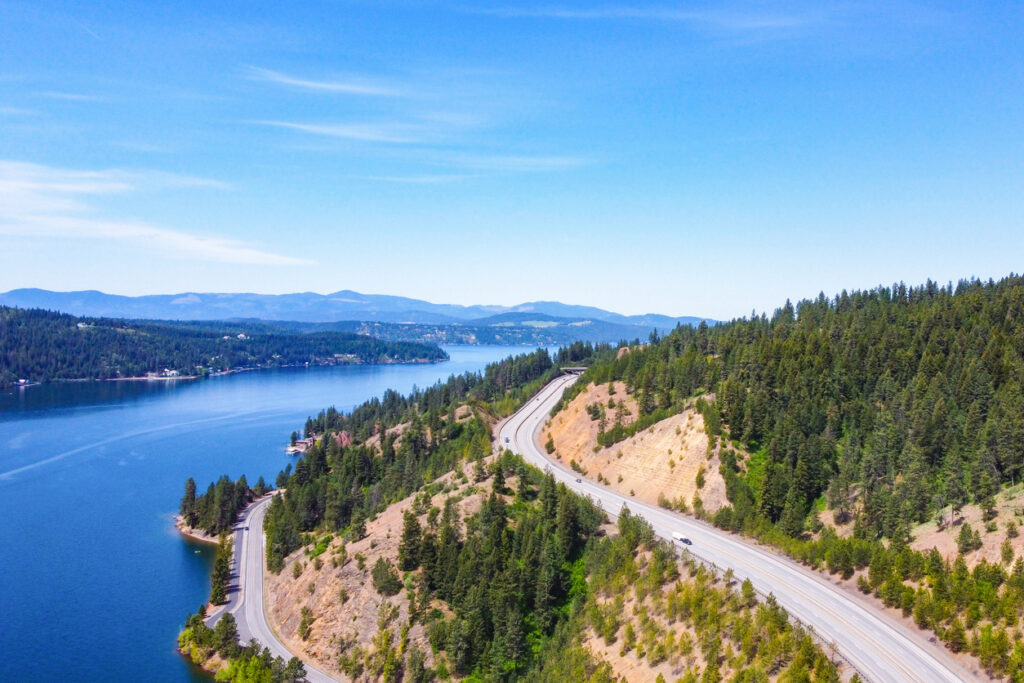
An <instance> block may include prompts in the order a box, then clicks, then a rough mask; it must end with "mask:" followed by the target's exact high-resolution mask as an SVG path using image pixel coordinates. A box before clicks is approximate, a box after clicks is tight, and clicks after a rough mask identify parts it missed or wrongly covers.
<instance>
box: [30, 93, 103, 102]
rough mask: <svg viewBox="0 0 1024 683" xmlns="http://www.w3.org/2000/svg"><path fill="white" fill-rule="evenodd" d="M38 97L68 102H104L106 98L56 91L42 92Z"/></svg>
mask: <svg viewBox="0 0 1024 683" xmlns="http://www.w3.org/2000/svg"><path fill="white" fill-rule="evenodd" d="M36 95H39V96H40V97H45V98H46V99H49V100H66V101H68V102H103V101H104V98H102V97H99V96H98V95H86V94H84V93H77V92H59V91H55V90H42V91H40V92H37V93H36Z"/></svg>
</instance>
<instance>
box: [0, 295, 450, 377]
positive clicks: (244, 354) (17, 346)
mask: <svg viewBox="0 0 1024 683" xmlns="http://www.w3.org/2000/svg"><path fill="white" fill-rule="evenodd" d="M447 358H448V355H447V354H446V353H445V352H444V351H443V350H442V349H441V348H440V347H438V346H436V345H434V344H424V343H418V342H404V341H382V340H379V339H374V338H372V337H367V336H364V335H357V334H353V333H348V332H312V333H308V334H304V333H302V332H289V331H287V330H286V329H283V328H268V327H267V326H265V325H261V324H259V323H228V322H225V323H206V322H203V323H188V322H174V321H140V320H113V319H108V318H77V317H75V316H71V315H65V314H62V313H53V312H50V311H41V310H25V309H19V308H9V307H4V306H0V388H3V387H4V386H8V385H10V384H12V383H14V382H17V381H18V380H21V379H24V380H28V381H32V382H50V381H57V380H77V379H114V378H119V377H143V376H146V374H147V373H158V374H160V373H163V372H164V371H165V370H166V371H171V372H173V373H177V374H179V375H181V376H196V375H204V374H208V373H210V372H222V371H226V370H232V369H238V368H267V367H281V366H293V365H305V364H307V363H308V364H309V365H333V364H337V363H413V362H436V361H442V360H447Z"/></svg>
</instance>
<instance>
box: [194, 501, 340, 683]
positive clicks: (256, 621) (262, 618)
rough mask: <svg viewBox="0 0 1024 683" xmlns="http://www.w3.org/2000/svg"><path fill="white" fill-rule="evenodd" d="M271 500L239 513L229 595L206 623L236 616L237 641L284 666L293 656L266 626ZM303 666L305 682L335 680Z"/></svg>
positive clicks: (328, 682) (327, 682)
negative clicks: (266, 524)
mask: <svg viewBox="0 0 1024 683" xmlns="http://www.w3.org/2000/svg"><path fill="white" fill-rule="evenodd" d="M272 499H273V496H267V497H265V498H262V499H260V500H258V501H256V502H255V503H253V504H252V505H250V506H249V507H248V508H246V510H245V511H244V512H243V513H242V519H241V520H240V521H239V522H238V524H237V525H236V532H235V553H234V563H233V564H234V566H233V567H232V575H233V578H234V581H233V582H232V585H231V589H230V591H229V593H228V604H227V605H226V606H225V608H224V609H222V610H220V611H219V612H218V613H217V614H215V615H214V616H212V617H211V618H210V619H208V620H207V622H208V623H209V624H210V625H211V626H212V625H213V624H215V623H216V621H217V620H218V619H219V618H220V617H221V616H222V615H223V614H225V613H227V612H230V613H231V614H233V615H234V616H235V621H236V622H237V624H238V637H239V640H241V642H242V643H243V644H244V643H248V642H249V639H250V638H255V639H256V640H257V641H259V643H260V644H261V645H265V646H266V647H267V648H268V649H269V650H270V652H271V654H273V655H274V656H276V657H281V658H282V659H284V660H285V661H286V662H287V661H288V660H289V659H291V658H292V657H293V656H295V653H293V652H291V651H290V650H289V649H288V648H287V647H285V645H284V643H282V642H281V641H280V640H279V639H278V637H277V634H276V633H274V629H272V628H271V627H270V624H269V623H268V622H267V614H266V611H265V609H264V600H265V597H264V594H263V562H264V558H266V556H267V553H266V536H265V535H264V534H263V518H264V517H265V516H266V514H267V508H268V507H269V506H270V501H271V500H272ZM303 663H304V664H305V666H306V680H308V681H310V683H330V682H331V681H334V680H335V679H334V678H331V677H330V676H328V675H327V674H326V673H324V672H323V671H320V670H319V669H317V668H315V667H313V666H312V665H311V664H310V663H309V662H308V661H306V660H303Z"/></svg>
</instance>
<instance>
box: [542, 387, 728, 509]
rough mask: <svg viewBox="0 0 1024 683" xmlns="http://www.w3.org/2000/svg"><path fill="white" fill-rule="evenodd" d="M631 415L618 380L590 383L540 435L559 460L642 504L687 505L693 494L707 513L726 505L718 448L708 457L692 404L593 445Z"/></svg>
mask: <svg viewBox="0 0 1024 683" xmlns="http://www.w3.org/2000/svg"><path fill="white" fill-rule="evenodd" d="M610 388H611V389H612V390H613V391H614V393H613V392H612V391H610V390H609V389H610ZM636 416H637V402H636V399H635V398H633V397H632V396H630V395H628V394H627V393H626V385H625V384H624V383H623V382H614V383H612V384H611V385H608V384H590V385H589V386H587V387H586V388H585V389H584V390H583V391H582V392H581V393H579V394H578V395H577V396H575V397H574V398H573V399H572V400H571V401H569V402H568V403H567V404H566V405H565V406H564V407H563V408H562V410H560V411H559V412H558V413H557V414H556V415H555V416H554V417H552V418H551V420H550V421H549V423H548V425H547V427H545V429H544V431H543V432H542V437H541V439H542V441H546V440H547V439H551V443H552V444H553V446H554V455H555V456H557V457H558V458H559V459H560V460H561V461H562V462H564V463H565V464H567V465H570V466H571V465H572V463H575V464H576V468H578V469H579V470H580V471H582V472H585V473H586V475H587V476H588V477H591V478H594V479H599V480H600V481H601V482H602V483H606V484H607V485H608V486H611V487H612V488H614V489H616V490H617V491H620V492H621V493H624V494H627V495H633V496H635V497H637V498H639V499H641V500H643V501H645V502H648V503H652V504H657V503H658V502H659V501H661V502H664V501H670V502H672V503H674V504H678V503H679V502H680V501H681V502H682V503H685V505H686V507H688V508H690V509H692V508H693V504H694V497H695V496H696V497H698V498H699V499H700V501H701V504H702V505H703V507H704V509H705V510H707V511H708V512H714V511H715V510H718V509H719V508H720V507H722V506H723V505H726V504H727V503H728V501H727V500H726V496H725V482H724V480H723V479H722V476H721V474H720V473H719V464H720V463H719V458H718V449H717V448H713V449H712V450H711V452H710V457H708V456H709V450H708V437H707V434H706V433H705V431H704V418H703V417H701V415H700V413H699V412H697V411H696V410H695V409H694V408H693V406H690V407H688V408H686V409H685V410H683V411H682V412H681V413H679V414H677V415H673V416H672V417H669V418H667V419H664V420H661V421H660V422H656V423H655V424H654V425H652V426H651V427H649V428H647V429H645V430H642V431H640V432H639V433H637V434H635V435H634V436H631V437H629V438H627V439H625V440H624V441H620V442H618V443H614V444H611V445H610V446H608V447H604V446H601V445H600V444H599V443H598V435H599V433H600V432H602V431H604V430H603V429H602V428H604V429H607V428H609V427H611V426H612V425H614V424H621V425H624V426H628V425H630V424H632V423H634V422H635V421H636Z"/></svg>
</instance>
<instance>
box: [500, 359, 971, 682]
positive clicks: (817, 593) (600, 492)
mask: <svg viewBox="0 0 1024 683" xmlns="http://www.w3.org/2000/svg"><path fill="white" fill-rule="evenodd" d="M576 379H577V376H575V375H563V376H562V377H559V378H558V379H555V380H554V381H552V382H551V383H550V384H548V385H547V386H546V387H544V389H542V390H541V392H540V393H539V394H538V395H537V396H536V397H535V398H532V399H530V401H529V403H527V404H526V405H525V406H523V407H522V408H521V409H520V410H519V412H517V413H516V414H514V415H513V416H512V417H510V418H509V419H508V420H506V421H505V422H504V423H503V424H502V425H501V426H500V429H499V435H498V439H499V445H500V446H501V447H502V448H508V449H510V450H512V451H513V452H516V453H518V454H520V455H521V456H523V458H524V459H525V460H526V461H527V462H529V463H531V464H533V465H536V466H537V467H539V468H541V469H544V470H547V471H548V472H550V473H551V474H552V475H553V476H554V477H555V478H556V479H557V480H558V481H560V482H563V483H565V485H566V486H568V487H569V488H571V489H573V490H575V491H576V492H577V493H580V494H582V495H585V496H589V497H590V498H592V499H593V500H594V501H595V502H597V503H598V504H599V505H600V506H601V507H602V508H603V509H604V510H605V511H606V512H608V513H609V514H611V515H612V516H615V515H617V513H618V512H619V511H620V510H621V508H622V506H623V505H627V506H628V507H629V510H630V512H631V513H633V514H637V515H640V516H642V517H644V518H645V519H646V520H647V521H648V522H649V523H650V524H651V526H652V527H653V528H654V531H655V533H656V534H657V535H658V536H660V537H661V538H664V539H665V540H667V541H669V542H674V541H673V539H672V533H673V532H677V533H681V534H683V535H684V536H685V537H687V538H688V539H689V540H691V541H692V545H688V546H682V544H680V543H678V542H675V543H676V545H677V547H681V548H684V549H685V550H687V551H689V552H690V553H691V554H692V555H694V556H695V557H697V558H698V559H701V560H704V561H706V562H711V563H713V564H714V565H716V566H718V567H719V568H721V569H722V570H723V571H724V570H726V569H732V570H733V572H734V574H735V576H736V577H737V578H738V579H739V580H743V579H750V581H751V583H753V584H754V587H755V588H756V589H757V590H758V591H759V592H761V593H762V594H768V593H772V594H774V595H775V598H776V599H777V600H778V602H779V604H780V605H782V606H783V607H784V608H785V609H786V610H787V611H788V612H789V613H790V614H791V615H792V616H794V617H796V618H797V619H798V620H800V621H801V622H803V623H804V624H805V625H809V626H811V627H812V628H813V629H814V631H815V633H817V635H818V636H819V637H820V638H821V639H822V640H824V641H825V642H826V643H829V644H832V645H833V646H834V647H835V649H836V652H837V653H838V654H840V655H841V656H842V657H843V658H844V659H845V660H846V661H847V663H848V664H850V665H851V666H852V667H853V668H854V669H855V670H856V671H857V672H858V673H860V675H861V677H862V678H865V679H867V680H870V681H877V682H879V683H881V682H888V681H893V682H897V681H900V682H902V681H922V682H928V683H936V682H938V681H951V682H952V681H971V680H983V679H982V677H981V676H979V675H977V674H974V673H972V672H970V671H968V670H966V669H965V668H964V667H963V666H961V665H960V664H959V663H958V662H957V661H955V660H954V659H953V658H952V657H951V656H950V655H949V654H948V653H947V652H946V651H945V649H943V647H942V646H941V645H937V644H935V643H932V642H929V641H928V640H927V639H926V638H925V637H924V636H922V635H921V634H920V633H917V632H915V631H913V630H911V629H909V628H907V627H906V626H905V625H903V624H901V623H899V622H898V621H896V620H895V619H892V618H891V617H889V616H888V615H886V614H884V613H883V612H881V611H880V610H878V609H876V608H875V607H874V606H872V605H870V604H868V603H866V602H864V601H861V600H858V599H857V597H856V596H853V595H850V594H849V593H847V592H845V591H844V590H843V589H841V588H839V587H837V586H835V585H833V584H831V583H829V582H828V580H827V579H825V578H824V577H822V576H820V575H819V574H817V573H816V572H814V571H813V570H811V569H808V568H806V567H803V566H801V565H800V564H798V563H796V562H793V561H792V560H789V559H788V558H785V557H782V556H781V555H778V554H775V553H773V552H770V551H768V550H765V549H763V548H759V547H757V546H755V545H754V544H752V543H750V542H747V541H745V540H744V539H743V538H741V537H739V536H736V535H733V534H730V533H728V532H725V531H721V530H719V529H717V528H715V527H713V526H711V525H709V524H705V523H703V522H700V521H698V520H695V519H693V518H692V517H686V516H683V515H680V514H677V513H675V512H672V511H669V510H665V509H663V508H659V507H657V506H654V505H649V504H647V503H643V502H641V501H638V500H636V499H634V498H631V497H629V496H625V495H623V494H620V493H618V492H616V491H614V490H612V489H611V488H610V487H608V486H603V485H601V484H598V483H596V482H594V481H591V480H589V479H587V478H585V477H582V476H581V475H579V474H577V473H576V472H573V471H571V470H569V469H568V468H566V467H565V466H563V465H562V464H560V463H558V462H556V461H554V460H552V459H551V458H549V457H548V455H547V453H546V452H545V451H544V449H543V448H542V447H541V446H540V445H539V444H540V440H539V438H538V437H539V436H540V430H541V428H542V427H543V424H544V422H545V421H546V420H547V418H548V417H549V413H550V411H551V409H552V407H554V405H555V404H556V403H557V401H558V399H559V397H560V396H561V395H562V392H563V391H565V389H566V388H567V387H568V386H569V385H570V384H572V383H573V382H575V381H576Z"/></svg>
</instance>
